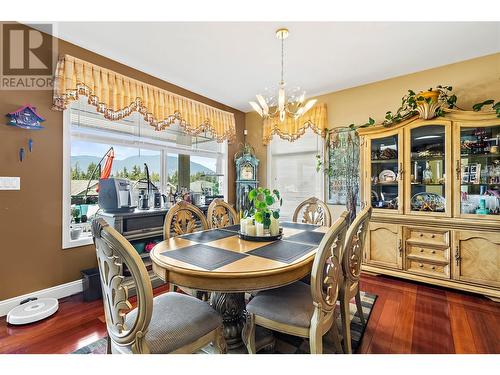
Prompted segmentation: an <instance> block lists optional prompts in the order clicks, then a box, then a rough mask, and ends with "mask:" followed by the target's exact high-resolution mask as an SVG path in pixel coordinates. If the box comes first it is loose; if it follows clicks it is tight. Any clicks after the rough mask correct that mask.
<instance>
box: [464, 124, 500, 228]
mask: <svg viewBox="0 0 500 375" xmlns="http://www.w3.org/2000/svg"><path fill="white" fill-rule="evenodd" d="M458 152H459V153H460V154H459V155H460V160H457V161H456V162H457V171H456V174H457V180H460V181H457V185H459V186H460V207H459V210H460V211H459V212H460V214H461V215H475V217H478V218H480V217H485V218H488V219H493V218H496V219H500V124H496V125H491V126H484V127H477V125H476V126H474V127H470V126H466V125H465V126H461V127H460V150H457V152H456V153H457V155H458ZM457 201H458V197H457ZM457 208H458V207H457Z"/></svg>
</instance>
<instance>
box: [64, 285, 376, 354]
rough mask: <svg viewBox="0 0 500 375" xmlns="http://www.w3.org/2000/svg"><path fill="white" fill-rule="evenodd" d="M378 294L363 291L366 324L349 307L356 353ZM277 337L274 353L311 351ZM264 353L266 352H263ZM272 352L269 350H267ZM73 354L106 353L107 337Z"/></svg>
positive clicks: (326, 348) (303, 342)
mask: <svg viewBox="0 0 500 375" xmlns="http://www.w3.org/2000/svg"><path fill="white" fill-rule="evenodd" d="M376 299H377V296H376V295H374V294H369V293H365V292H361V305H362V307H363V315H364V317H365V324H364V325H363V324H361V320H360V318H359V315H358V312H357V309H356V304H355V303H354V300H352V301H351V303H350V305H349V307H350V311H351V340H352V342H351V344H352V351H353V353H356V352H357V350H358V348H359V345H360V343H361V339H362V338H363V334H364V332H365V328H366V325H367V324H368V322H369V320H370V316H371V312H372V309H373V305H374V304H375V301H376ZM340 323H341V322H340V316H339V318H338V320H337V327H339V332H340V327H341V324H340ZM274 336H275V338H276V345H275V348H274V352H273V353H277V354H307V353H309V341H308V340H307V339H302V338H300V337H295V336H290V335H285V334H282V333H279V332H274ZM323 352H324V353H328V354H333V353H335V350H334V349H333V345H332V344H331V343H330V342H328V341H327V340H325V339H324V340H323ZM263 353H264V352H263ZM265 353H268V354H270V353H269V352H265ZM71 354H106V338H102V339H99V340H97V341H95V342H93V343H91V344H89V345H86V346H84V347H82V348H80V349H78V350H76V351H74V352H73V353H71Z"/></svg>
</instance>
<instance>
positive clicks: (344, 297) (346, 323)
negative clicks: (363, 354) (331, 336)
mask: <svg viewBox="0 0 500 375" xmlns="http://www.w3.org/2000/svg"><path fill="white" fill-rule="evenodd" d="M340 314H341V316H342V336H343V337H344V353H346V354H352V348H351V312H350V310H349V294H346V293H345V292H344V291H342V292H341V294H340Z"/></svg>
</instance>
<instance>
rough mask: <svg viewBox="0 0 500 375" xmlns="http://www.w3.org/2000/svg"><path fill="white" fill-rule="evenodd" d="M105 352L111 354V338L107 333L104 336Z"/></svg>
mask: <svg viewBox="0 0 500 375" xmlns="http://www.w3.org/2000/svg"><path fill="white" fill-rule="evenodd" d="M106 354H113V353H112V352H111V338H110V337H109V333H108V337H107V338H106Z"/></svg>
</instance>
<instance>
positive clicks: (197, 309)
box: [115, 293, 222, 354]
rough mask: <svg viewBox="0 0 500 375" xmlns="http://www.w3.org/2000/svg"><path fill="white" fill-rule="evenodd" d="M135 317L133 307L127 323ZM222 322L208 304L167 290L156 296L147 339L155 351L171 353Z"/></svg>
mask: <svg viewBox="0 0 500 375" xmlns="http://www.w3.org/2000/svg"><path fill="white" fill-rule="evenodd" d="M136 319H137V309H134V310H132V311H130V312H129V313H128V314H127V316H126V318H125V325H128V324H130V325H132V324H133V322H135V320H136ZM221 325H222V318H221V316H220V315H219V314H218V313H217V312H216V311H215V310H214V309H213V308H211V307H210V306H209V305H208V304H207V303H205V302H203V301H200V300H199V299H197V298H195V297H192V296H188V295H185V294H181V293H165V294H162V295H160V296H158V297H155V298H154V299H153V315H152V316H151V322H150V323H149V329H148V331H147V332H146V335H145V336H144V341H145V342H146V344H147V345H148V346H149V349H150V351H151V353H152V354H158V353H172V352H175V351H176V350H178V349H180V348H182V347H184V346H185V345H188V344H189V343H191V342H194V341H196V340H197V339H198V338H200V337H202V336H204V335H206V334H208V333H210V332H211V331H213V330H215V329H217V327H219V326H221ZM115 349H117V350H118V351H121V350H120V349H119V348H116V347H115ZM123 352H130V349H129V348H127V349H126V350H123Z"/></svg>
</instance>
